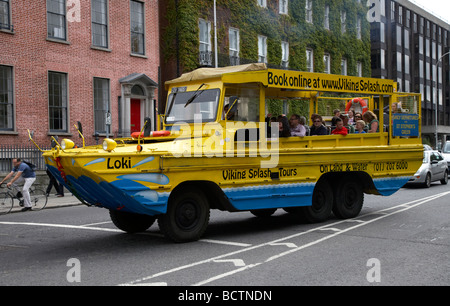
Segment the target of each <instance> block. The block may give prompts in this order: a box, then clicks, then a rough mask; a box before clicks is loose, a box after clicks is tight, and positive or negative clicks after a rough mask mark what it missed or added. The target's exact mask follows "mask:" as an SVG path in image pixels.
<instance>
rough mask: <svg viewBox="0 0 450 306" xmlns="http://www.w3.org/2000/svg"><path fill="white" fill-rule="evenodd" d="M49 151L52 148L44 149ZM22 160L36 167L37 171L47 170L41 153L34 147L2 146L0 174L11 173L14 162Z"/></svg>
mask: <svg viewBox="0 0 450 306" xmlns="http://www.w3.org/2000/svg"><path fill="white" fill-rule="evenodd" d="M41 148H42V147H41ZM42 149H43V150H49V149H50V148H42ZM14 158H21V159H22V160H26V161H29V162H31V163H33V164H35V165H36V167H37V170H45V162H44V158H43V157H42V153H41V151H39V150H38V149H37V148H36V146H34V145H0V172H10V171H11V169H12V160H13V159H14Z"/></svg>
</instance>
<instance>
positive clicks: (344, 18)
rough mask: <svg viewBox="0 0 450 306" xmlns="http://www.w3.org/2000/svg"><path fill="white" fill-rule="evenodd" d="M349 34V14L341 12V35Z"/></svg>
mask: <svg viewBox="0 0 450 306" xmlns="http://www.w3.org/2000/svg"><path fill="white" fill-rule="evenodd" d="M345 32H347V12H346V11H341V33H342V34H344V33H345Z"/></svg>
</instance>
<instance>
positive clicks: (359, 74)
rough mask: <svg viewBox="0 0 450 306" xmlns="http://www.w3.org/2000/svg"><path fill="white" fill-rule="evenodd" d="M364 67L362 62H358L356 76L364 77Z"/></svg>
mask: <svg viewBox="0 0 450 306" xmlns="http://www.w3.org/2000/svg"><path fill="white" fill-rule="evenodd" d="M362 70H363V67H362V63H361V62H356V76H358V77H360V78H361V77H362V76H363V71H362Z"/></svg>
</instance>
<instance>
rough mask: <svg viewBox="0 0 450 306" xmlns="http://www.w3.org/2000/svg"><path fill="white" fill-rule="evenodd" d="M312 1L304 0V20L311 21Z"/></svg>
mask: <svg viewBox="0 0 450 306" xmlns="http://www.w3.org/2000/svg"><path fill="white" fill-rule="evenodd" d="M312 7H313V2H312V0H306V5H305V10H306V16H305V18H306V22H308V23H313V10H312Z"/></svg>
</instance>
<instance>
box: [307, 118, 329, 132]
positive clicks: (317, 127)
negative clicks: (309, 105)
mask: <svg viewBox="0 0 450 306" xmlns="http://www.w3.org/2000/svg"><path fill="white" fill-rule="evenodd" d="M310 131H311V133H310V135H311V136H319V135H328V129H327V128H326V127H325V126H324V125H323V124H322V116H320V115H317V116H315V117H314V118H313V125H312V127H311V128H310Z"/></svg>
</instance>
